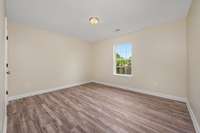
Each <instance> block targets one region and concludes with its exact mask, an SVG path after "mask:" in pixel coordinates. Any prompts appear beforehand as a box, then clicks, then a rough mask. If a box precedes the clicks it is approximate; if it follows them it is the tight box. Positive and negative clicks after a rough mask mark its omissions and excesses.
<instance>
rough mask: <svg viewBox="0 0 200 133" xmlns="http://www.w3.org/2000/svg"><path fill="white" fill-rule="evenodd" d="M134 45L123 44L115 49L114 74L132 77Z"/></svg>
mask: <svg viewBox="0 0 200 133" xmlns="http://www.w3.org/2000/svg"><path fill="white" fill-rule="evenodd" d="M132 50H133V49H132V44H131V43H121V44H117V45H115V47H114V67H113V68H114V74H115V75H122V76H131V75H132V65H133V64H132V63H133V61H132Z"/></svg>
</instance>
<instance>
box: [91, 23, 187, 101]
mask: <svg viewBox="0 0 200 133" xmlns="http://www.w3.org/2000/svg"><path fill="white" fill-rule="evenodd" d="M123 42H130V43H132V44H133V47H134V50H133V54H134V56H133V57H134V68H133V76H132V77H123V76H116V75H113V45H115V44H118V43H123ZM186 58H187V49H186V21H185V20H180V21H178V22H176V23H168V24H162V25H159V26H154V27H151V28H145V29H144V30H142V31H140V32H137V33H135V34H130V35H126V36H122V37H118V38H114V39H110V40H104V41H101V42H98V43H96V44H94V45H93V79H94V80H95V81H99V82H105V83H108V84H114V85H118V86H124V87H129V88H133V89H134V88H137V89H140V90H142V91H148V92H150V93H162V94H168V95H173V96H178V97H183V98H184V97H186V86H187V73H186V70H187V59H186Z"/></svg>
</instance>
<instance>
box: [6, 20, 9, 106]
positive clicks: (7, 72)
mask: <svg viewBox="0 0 200 133" xmlns="http://www.w3.org/2000/svg"><path fill="white" fill-rule="evenodd" d="M5 38H6V39H5V93H6V96H5V104H6V106H7V104H8V74H9V70H8V23H7V18H5Z"/></svg>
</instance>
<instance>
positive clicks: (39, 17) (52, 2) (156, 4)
mask: <svg viewBox="0 0 200 133" xmlns="http://www.w3.org/2000/svg"><path fill="white" fill-rule="evenodd" d="M191 1H192V0H7V15H8V20H9V21H12V22H16V23H23V24H28V25H33V26H37V27H40V28H45V29H47V30H50V31H56V32H61V33H64V34H66V35H68V36H73V37H77V38H80V39H83V40H86V41H90V42H93V41H98V40H103V39H107V38H111V37H116V36H119V35H123V34H127V33H130V32H135V31H138V30H140V29H142V28H144V27H146V26H150V25H155V24H159V23H162V22H169V21H175V20H177V19H181V18H184V17H185V16H186V15H187V12H188V9H189V7H190V3H191ZM90 16H98V17H99V18H100V23H99V24H98V25H96V26H92V25H90V24H89V23H88V19H89V17H90ZM115 29H121V31H120V32H114V30H115Z"/></svg>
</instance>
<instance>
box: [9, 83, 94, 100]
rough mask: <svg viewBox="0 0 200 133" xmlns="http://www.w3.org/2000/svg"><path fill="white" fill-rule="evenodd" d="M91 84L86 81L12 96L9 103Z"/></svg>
mask: <svg viewBox="0 0 200 133" xmlns="http://www.w3.org/2000/svg"><path fill="white" fill-rule="evenodd" d="M89 82H91V81H85V82H80V83H75V84H70V85H65V86H60V87H56V88H50V89H44V90H39V91H35V92H30V93H25V94H21V95H17V96H11V97H8V101H12V100H17V99H21V98H25V97H30V96H34V95H40V94H44V93H48V92H52V91H57V90H62V89H66V88H70V87H74V86H78V85H82V84H86V83H89Z"/></svg>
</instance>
